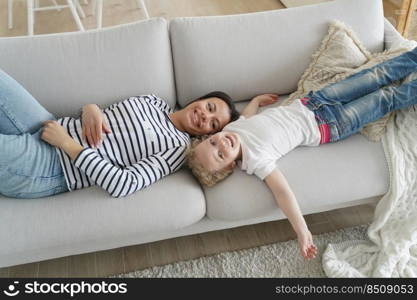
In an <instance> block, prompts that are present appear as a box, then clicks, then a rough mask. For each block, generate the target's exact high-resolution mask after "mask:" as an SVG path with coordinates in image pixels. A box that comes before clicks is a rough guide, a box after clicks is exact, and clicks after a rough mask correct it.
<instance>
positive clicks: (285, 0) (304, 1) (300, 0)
mask: <svg viewBox="0 0 417 300" xmlns="http://www.w3.org/2000/svg"><path fill="white" fill-rule="evenodd" d="M328 1H332V0H281V3H282V4H283V5H285V7H287V8H288V7H296V6H303V5H311V4H318V3H322V2H328Z"/></svg>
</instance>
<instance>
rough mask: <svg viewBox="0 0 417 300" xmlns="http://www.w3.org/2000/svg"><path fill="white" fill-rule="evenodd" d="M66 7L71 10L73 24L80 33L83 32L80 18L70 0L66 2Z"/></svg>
mask: <svg viewBox="0 0 417 300" xmlns="http://www.w3.org/2000/svg"><path fill="white" fill-rule="evenodd" d="M67 3H68V6H69V8H70V9H71V13H72V16H73V17H74V20H75V23H77V27H78V29H79V30H80V31H84V26H83V23H81V20H80V17H79V16H78V14H77V9H76V8H75V5H74V2H72V0H67Z"/></svg>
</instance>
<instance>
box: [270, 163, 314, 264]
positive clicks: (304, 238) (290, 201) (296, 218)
mask: <svg viewBox="0 0 417 300" xmlns="http://www.w3.org/2000/svg"><path fill="white" fill-rule="evenodd" d="M265 183H266V185H267V186H268V187H269V188H270V189H271V191H272V193H273V194H274V197H275V200H276V202H277V204H278V206H279V207H280V208H281V210H282V211H283V212H284V214H285V215H286V216H287V217H288V220H289V221H290V223H291V225H292V227H293V229H294V231H295V232H296V233H297V238H298V244H299V246H300V250H301V255H302V256H303V257H304V258H305V259H311V258H315V256H316V254H317V247H316V246H315V245H314V243H313V237H312V235H311V233H310V231H309V230H308V228H307V224H306V222H305V220H304V217H303V215H302V214H301V211H300V208H299V206H298V203H297V199H296V198H295V195H294V193H293V192H292V190H291V187H290V186H289V184H288V182H287V180H286V179H285V177H284V175H283V174H282V173H281V172H280V171H279V170H277V169H275V170H274V171H273V172H272V173H271V174H269V175H268V176H267V177H266V178H265Z"/></svg>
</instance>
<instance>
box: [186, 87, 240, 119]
mask: <svg viewBox="0 0 417 300" xmlns="http://www.w3.org/2000/svg"><path fill="white" fill-rule="evenodd" d="M208 98H219V99H222V100H223V101H224V102H225V103H226V104H227V106H228V107H229V110H230V122H233V121H236V120H237V119H239V117H240V113H239V112H238V111H237V110H236V107H235V104H234V103H233V99H232V97H230V96H229V95H228V94H226V93H224V92H220V91H215V92H211V93H208V94H207V95H204V96H202V97H200V98H197V99H195V100H193V101H191V102H190V103H188V104H187V105H190V104H191V103H193V102H196V101H200V100H204V99H208Z"/></svg>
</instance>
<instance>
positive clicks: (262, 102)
mask: <svg viewBox="0 0 417 300" xmlns="http://www.w3.org/2000/svg"><path fill="white" fill-rule="evenodd" d="M278 98H279V96H278V95H276V94H263V95H259V96H256V97H255V98H253V101H256V102H258V106H259V107H262V106H266V105H271V104H274V103H276V102H277V101H278Z"/></svg>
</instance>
